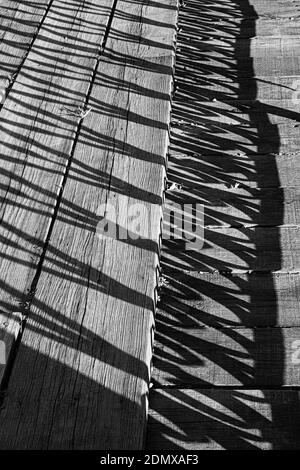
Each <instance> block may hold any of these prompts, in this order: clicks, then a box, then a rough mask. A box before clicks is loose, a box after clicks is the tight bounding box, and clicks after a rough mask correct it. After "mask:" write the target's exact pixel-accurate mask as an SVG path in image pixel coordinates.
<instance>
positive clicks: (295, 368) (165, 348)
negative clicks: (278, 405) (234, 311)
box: [152, 323, 300, 388]
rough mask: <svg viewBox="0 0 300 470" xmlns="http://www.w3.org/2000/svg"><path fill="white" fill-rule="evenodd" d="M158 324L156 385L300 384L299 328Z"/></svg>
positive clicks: (154, 374)
mask: <svg viewBox="0 0 300 470" xmlns="http://www.w3.org/2000/svg"><path fill="white" fill-rule="evenodd" d="M157 326H158V331H157V334H156V343H155V355H154V362H153V364H154V373H153V376H152V380H153V382H154V385H155V387H156V388H160V387H176V388H184V387H186V388H199V387H204V386H205V387H214V386H224V387H226V386H232V387H241V386H244V387H245V388H247V387H257V388H272V387H275V388H278V387H285V386H288V387H299V385H300V368H299V363H300V328H254V329H248V328H224V329H214V328H185V327H183V328H182V327H177V326H171V325H169V324H165V325H164V324H162V323H158V325H157ZM297 348H298V351H297ZM298 356H299V357H298Z"/></svg>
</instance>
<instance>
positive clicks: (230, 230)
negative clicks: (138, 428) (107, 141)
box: [147, 0, 300, 451]
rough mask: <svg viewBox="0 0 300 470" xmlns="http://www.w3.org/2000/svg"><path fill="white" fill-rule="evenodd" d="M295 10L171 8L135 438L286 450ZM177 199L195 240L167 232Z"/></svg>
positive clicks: (294, 245) (295, 274)
mask: <svg viewBox="0 0 300 470" xmlns="http://www.w3.org/2000/svg"><path fill="white" fill-rule="evenodd" d="M299 13H300V4H299V2H295V1H292V0H286V1H279V0H278V1H277V0H272V1H270V2H268V1H266V0H241V1H239V2H236V1H233V0H222V1H220V2H204V1H201V0H198V1H194V0H190V2H188V3H187V5H186V6H185V7H184V8H183V10H182V11H181V13H180V15H179V25H180V27H181V28H182V29H181V30H180V31H179V43H178V48H177V51H178V55H177V61H176V73H175V80H176V82H175V83H176V87H175V94H174V106H173V114H172V116H173V121H172V126H171V151H170V158H169V162H168V180H169V181H168V183H169V184H168V188H169V189H168V191H167V193H166V205H165V212H164V216H165V224H164V225H165V226H164V229H165V230H164V238H165V240H164V241H163V256H162V271H163V276H162V278H161V280H160V289H159V296H160V297H159V298H160V301H159V308H158V311H157V314H156V331H155V346H154V350H155V358H154V364H153V365H154V368H153V376H152V379H153V388H152V393H151V394H150V405H151V407H150V416H149V427H148V440H147V447H148V449H149V450H168V451H170V450H171V451H172V450H177V451H178V450H179V451H180V449H187V450H190V451H193V450H204V449H205V450H208V449H210V450H212V449H237V450H244V449H245V450H246V449H299V448H300V439H299V435H300V433H299V430H300V427H299V371H298V365H297V364H298V349H297V348H298V346H299V344H300V343H299V325H300V316H299V292H300V289H299V287H300V284H299V279H300V278H299V255H300V253H299V249H298V239H299V236H300V234H299V233H298V232H299V222H298V215H297V214H298V209H297V206H298V202H297V199H298V196H297V195H296V194H298V189H299V162H298V160H299V158H298V154H299V133H298V130H299V121H300V108H299V98H300V92H299V89H300V87H299V83H300V82H299ZM186 204H194V205H195V204H202V205H203V207H202V209H200V210H199V212H197V213H194V227H193V229H194V230H195V228H197V236H198V245H192V244H191V243H188V242H187V241H186V240H180V239H177V240H173V241H172V240H170V239H169V220H170V213H172V208H173V213H174V217H173V218H174V222H175V224H176V226H177V233H178V230H179V228H180V227H181V226H182V223H183V220H184V219H183V218H184V217H185V218H186V217H188V216H187V207H186ZM203 214H204V215H203ZM226 225H227V227H226ZM201 227H202V228H203V227H204V233H203V232H201V230H200V229H201ZM188 230H190V231H191V227H190V228H189V229H188ZM201 242H203V246H202V247H201ZM275 271H278V272H275ZM284 326H287V328H284ZM235 387H239V390H234V388H235ZM293 387H295V389H294V391H293V390H292V388H293ZM272 388H274V390H272ZM250 389H251V390H250Z"/></svg>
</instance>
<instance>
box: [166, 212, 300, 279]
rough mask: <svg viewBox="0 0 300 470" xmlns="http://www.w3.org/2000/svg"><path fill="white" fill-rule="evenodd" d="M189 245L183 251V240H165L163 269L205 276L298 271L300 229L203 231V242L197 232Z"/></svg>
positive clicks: (299, 265) (221, 229)
mask: <svg viewBox="0 0 300 470" xmlns="http://www.w3.org/2000/svg"><path fill="white" fill-rule="evenodd" d="M200 223H201V221H200ZM199 234H200V235H201V236H200V235H199ZM192 243H193V240H191V243H190V244H188V246H187V247H186V246H185V245H186V244H185V240H184V239H178V240H176V239H175V240H171V239H170V240H165V241H164V247H165V248H164V253H163V256H162V262H163V266H164V267H165V268H168V269H177V268H178V267H181V268H182V269H184V270H193V271H208V272H209V271H210V272H213V271H230V272H231V271H239V270H242V271H262V272H269V271H277V272H287V271H297V272H298V271H299V270H300V227H268V228H266V227H247V228H240V229H235V228H227V227H224V228H218V227H216V228H212V229H210V228H205V231H204V240H203V237H202V233H201V230H198V234H197V237H196V240H195V244H194V245H193V244H192ZM197 243H198V245H197ZM202 243H204V244H203V246H202V248H201V245H202Z"/></svg>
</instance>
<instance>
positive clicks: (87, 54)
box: [0, 0, 113, 312]
mask: <svg viewBox="0 0 300 470" xmlns="http://www.w3.org/2000/svg"><path fill="white" fill-rule="evenodd" d="M112 3H113V0H107V1H105V2H103V3H102V4H101V6H99V4H98V2H97V1H96V0H93V2H89V5H88V6H86V5H85V4H84V2H83V1H81V0H80V1H79V2H78V1H77V0H76V1H75V0H74V1H71V2H69V3H68V15H69V16H70V17H71V18H73V17H74V18H76V20H74V22H73V21H72V22H67V23H66V21H65V15H66V10H65V8H66V5H65V4H63V3H62V2H60V1H59V0H57V1H54V3H53V5H52V9H51V11H50V12H49V14H48V15H47V18H46V19H45V21H44V23H43V27H42V28H41V30H40V32H39V35H38V37H37V38H36V40H35V43H34V47H33V48H32V49H31V51H30V53H29V55H28V57H27V59H26V61H25V62H24V65H23V67H22V70H21V72H20V74H19V75H18V78H17V80H16V82H15V83H14V85H13V87H12V89H11V91H10V93H9V97H8V98H7V99H6V101H5V104H4V106H3V108H2V110H1V123H0V153H1V155H2V158H1V161H0V173H1V182H0V201H1V203H0V218H1V228H0V245H1V246H0V250H1V260H0V271H1V286H0V308H1V310H2V311H3V312H14V311H18V310H19V309H20V308H21V309H22V308H26V301H27V296H28V292H29V293H30V291H31V289H32V282H33V279H34V276H35V274H36V269H37V266H38V263H39V261H40V258H41V254H42V252H43V248H44V243H45V241H46V238H47V235H48V231H49V227H50V224H51V220H52V217H53V212H54V208H55V205H56V203H57V199H58V195H59V192H60V190H61V188H62V184H63V179H64V175H65V172H66V168H67V165H68V160H69V158H70V155H71V153H72V146H73V142H74V139H75V136H76V133H77V130H78V125H79V123H80V121H81V117H80V116H81V112H82V111H80V107H82V106H84V104H85V96H86V94H87V92H88V90H89V86H90V83H91V80H92V73H93V69H94V67H95V66H96V64H97V54H99V51H100V49H101V44H102V41H103V38H104V33H105V28H106V25H107V22H108V18H109V13H110V9H111V7H112ZM20 304H21V307H20Z"/></svg>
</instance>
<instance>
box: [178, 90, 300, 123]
mask: <svg viewBox="0 0 300 470" xmlns="http://www.w3.org/2000/svg"><path fill="white" fill-rule="evenodd" d="M179 95H180V96H179ZM297 96H298V95H297ZM177 98H178V101H177V103H175V104H174V117H175V119H176V121H175V122H178V121H181V120H183V121H184V122H192V123H196V124H202V125H204V124H210V123H211V124H215V123H216V122H217V123H220V124H221V125H222V124H227V125H240V126H245V127H250V126H251V125H252V126H253V124H254V123H255V124H256V125H259V122H260V121H261V123H266V121H269V123H270V124H278V123H280V122H281V121H282V120H283V119H284V118H287V119H291V120H292V121H294V122H293V125H295V126H296V125H297V124H298V121H299V110H300V102H299V101H295V100H294V99H289V100H282V101H280V102H278V100H265V101H264V102H261V101H256V100H255V97H253V99H252V100H235V99H233V100H226V98H223V99H222V100H219V101H217V103H215V102H210V101H207V100H206V101H204V100H203V97H202V98H201V97H200V101H199V100H198V101H197V97H194V96H190V95H189V93H186V94H185V93H184V88H182V89H181V90H179V92H178V96H176V99H177ZM297 100H298V98H297ZM192 102H193V108H191V103H192ZM188 110H190V113H189V112H188Z"/></svg>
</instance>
